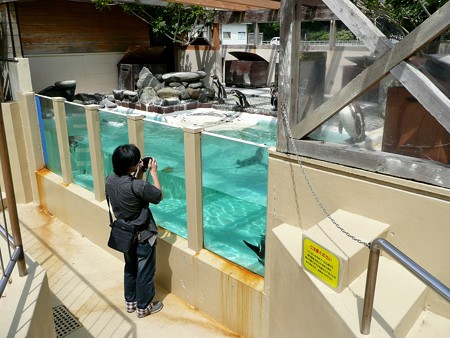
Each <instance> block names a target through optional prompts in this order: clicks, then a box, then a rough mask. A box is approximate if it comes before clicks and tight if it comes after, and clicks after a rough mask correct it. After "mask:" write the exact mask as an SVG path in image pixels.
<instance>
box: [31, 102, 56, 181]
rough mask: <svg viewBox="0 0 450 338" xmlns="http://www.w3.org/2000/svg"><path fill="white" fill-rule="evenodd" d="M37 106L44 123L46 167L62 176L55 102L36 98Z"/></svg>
mask: <svg viewBox="0 0 450 338" xmlns="http://www.w3.org/2000/svg"><path fill="white" fill-rule="evenodd" d="M36 106H37V108H38V114H39V116H40V118H39V120H40V121H41V123H42V126H41V130H43V133H42V135H41V137H42V138H43V140H42V141H43V142H42V143H43V147H42V149H43V151H44V158H45V164H46V167H47V168H48V169H49V170H51V171H53V172H54V173H56V174H58V175H62V171H61V158H60V156H59V150H58V149H59V148H58V137H57V134H56V123H55V114H54V111H53V101H52V99H50V98H48V97H42V96H36Z"/></svg>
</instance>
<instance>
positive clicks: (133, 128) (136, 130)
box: [127, 114, 145, 157]
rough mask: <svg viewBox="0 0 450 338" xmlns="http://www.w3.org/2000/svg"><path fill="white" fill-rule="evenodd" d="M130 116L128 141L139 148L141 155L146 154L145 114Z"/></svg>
mask: <svg viewBox="0 0 450 338" xmlns="http://www.w3.org/2000/svg"><path fill="white" fill-rule="evenodd" d="M127 118H128V141H129V142H130V143H131V144H134V145H135V146H136V147H138V148H139V150H140V152H141V156H142V157H144V156H145V146H144V115H140V114H131V115H128V116H127Z"/></svg>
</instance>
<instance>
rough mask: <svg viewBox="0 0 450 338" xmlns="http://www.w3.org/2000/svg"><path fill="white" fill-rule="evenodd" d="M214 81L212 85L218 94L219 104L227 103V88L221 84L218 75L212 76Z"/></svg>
mask: <svg viewBox="0 0 450 338" xmlns="http://www.w3.org/2000/svg"><path fill="white" fill-rule="evenodd" d="M211 78H212V79H213V82H212V85H213V89H214V92H215V93H216V95H217V97H218V100H219V103H225V100H224V99H226V98H227V92H226V91H225V87H224V86H223V84H222V83H221V82H220V80H219V77H218V76H217V75H213V76H211Z"/></svg>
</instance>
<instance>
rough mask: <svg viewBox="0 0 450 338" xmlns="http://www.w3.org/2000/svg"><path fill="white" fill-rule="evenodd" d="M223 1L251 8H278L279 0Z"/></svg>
mask: <svg viewBox="0 0 450 338" xmlns="http://www.w3.org/2000/svg"><path fill="white" fill-rule="evenodd" d="M221 1H223V2H229V3H233V4H240V5H247V6H250V7H253V8H264V9H280V7H281V2H280V1H272V0H221Z"/></svg>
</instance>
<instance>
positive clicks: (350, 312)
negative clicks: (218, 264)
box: [269, 224, 428, 338]
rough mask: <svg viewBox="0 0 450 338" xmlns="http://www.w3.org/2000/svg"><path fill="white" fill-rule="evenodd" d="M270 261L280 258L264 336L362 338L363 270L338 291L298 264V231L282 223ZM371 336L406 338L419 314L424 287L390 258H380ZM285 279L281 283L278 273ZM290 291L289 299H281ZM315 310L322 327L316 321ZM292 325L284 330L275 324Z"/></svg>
mask: <svg viewBox="0 0 450 338" xmlns="http://www.w3.org/2000/svg"><path fill="white" fill-rule="evenodd" d="M273 234H274V238H273V241H272V243H271V244H272V249H271V250H272V251H273V258H272V259H273V261H275V262H283V264H278V265H277V266H276V267H272V269H274V270H275V273H274V271H271V276H274V277H273V278H274V279H277V280H278V283H270V285H272V287H271V293H270V300H269V302H270V303H269V307H270V310H271V313H270V329H269V337H291V336H292V337H293V336H295V332H308V337H311V338H313V337H318V338H319V337H362V335H361V333H360V322H361V316H362V306H363V301H364V290H365V282H366V273H365V272H364V273H362V274H361V275H360V276H359V277H358V278H356V279H355V281H354V282H353V283H351V284H350V285H349V286H348V287H347V288H345V289H344V290H342V292H341V293H336V292H333V291H331V289H330V288H329V287H328V286H327V285H326V284H325V283H323V282H322V281H321V280H319V279H318V278H316V277H315V276H313V275H312V274H310V273H308V272H306V271H305V270H304V269H303V267H302V265H301V262H302V261H301V255H302V252H303V248H302V245H303V242H302V241H301V239H302V237H303V231H302V229H301V228H298V227H294V226H291V225H288V224H281V225H280V226H278V227H276V228H274V229H273ZM378 269H379V273H378V278H377V284H376V285H377V288H376V292H375V300H374V310H373V318H372V325H371V331H370V334H371V336H373V337H378V338H381V337H386V338H390V337H406V335H407V334H408V332H409V331H410V329H411V327H412V326H413V325H414V323H415V322H416V321H417V320H418V317H419V316H420V314H421V313H422V311H423V309H424V307H425V302H426V298H427V294H428V292H427V291H428V290H427V287H426V286H425V285H424V284H423V283H422V282H421V281H420V280H418V279H417V278H415V277H414V276H413V275H412V274H411V273H409V272H408V271H407V270H406V269H404V268H402V267H401V266H400V265H399V264H397V263H396V262H395V261H393V260H391V259H387V258H385V257H380V263H379V267H378ZM288 273H289V275H290V278H289V280H285V281H283V283H280V281H279V276H281V275H287V274H288ZM286 295H289V298H286ZM319 314H320V318H321V322H322V323H323V325H320V326H318V325H317V316H318V315H319ZM283 321H284V322H289V323H296V325H291V327H289V328H287V327H284V326H282V325H280V324H279V323H280V322H283Z"/></svg>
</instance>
